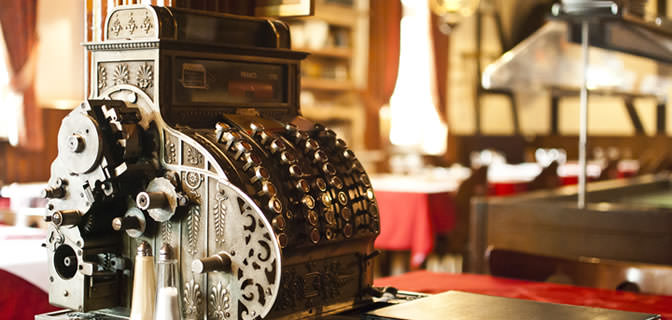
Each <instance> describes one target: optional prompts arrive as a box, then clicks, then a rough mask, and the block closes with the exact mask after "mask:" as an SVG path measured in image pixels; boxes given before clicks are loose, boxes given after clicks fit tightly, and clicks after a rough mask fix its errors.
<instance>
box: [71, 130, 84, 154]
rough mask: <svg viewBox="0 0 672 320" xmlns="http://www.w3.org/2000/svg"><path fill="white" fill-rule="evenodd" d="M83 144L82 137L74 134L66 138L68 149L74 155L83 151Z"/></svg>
mask: <svg viewBox="0 0 672 320" xmlns="http://www.w3.org/2000/svg"><path fill="white" fill-rule="evenodd" d="M84 147H85V142H84V137H82V136H80V135H78V134H74V135H72V136H70V137H69V138H68V149H70V151H71V152H74V153H80V152H82V151H84Z"/></svg>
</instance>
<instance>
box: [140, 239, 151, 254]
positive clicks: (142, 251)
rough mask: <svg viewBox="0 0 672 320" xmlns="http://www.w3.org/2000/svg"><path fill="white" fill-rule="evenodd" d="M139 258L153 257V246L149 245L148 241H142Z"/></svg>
mask: <svg viewBox="0 0 672 320" xmlns="http://www.w3.org/2000/svg"><path fill="white" fill-rule="evenodd" d="M138 256H143V257H151V256H152V246H150V245H149V243H147V241H142V242H141V243H140V245H138Z"/></svg>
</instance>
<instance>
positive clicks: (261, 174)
mask: <svg viewBox="0 0 672 320" xmlns="http://www.w3.org/2000/svg"><path fill="white" fill-rule="evenodd" d="M269 177H270V175H269V174H268V170H266V168H264V167H255V168H254V175H253V176H252V178H250V182H251V183H256V182H257V181H263V180H267V179H268V178H269Z"/></svg>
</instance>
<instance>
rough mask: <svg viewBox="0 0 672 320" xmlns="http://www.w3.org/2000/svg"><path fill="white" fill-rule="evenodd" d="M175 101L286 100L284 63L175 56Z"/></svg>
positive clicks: (236, 101)
mask: <svg viewBox="0 0 672 320" xmlns="http://www.w3.org/2000/svg"><path fill="white" fill-rule="evenodd" d="M173 72H174V74H173V77H174V79H176V81H174V86H175V90H174V92H175V98H174V99H175V103H176V104H226V105H230V104H255V103H286V102H287V87H286V86H287V84H286V82H287V66H286V65H277V64H267V63H249V62H240V61H229V60H205V59H191V58H177V59H176V63H175V68H174V71H173Z"/></svg>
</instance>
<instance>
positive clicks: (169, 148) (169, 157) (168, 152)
mask: <svg viewBox="0 0 672 320" xmlns="http://www.w3.org/2000/svg"><path fill="white" fill-rule="evenodd" d="M164 151H165V157H166V163H170V164H172V163H175V161H176V160H177V151H176V150H175V144H174V143H172V142H170V141H168V142H166V148H165V150H164Z"/></svg>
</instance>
